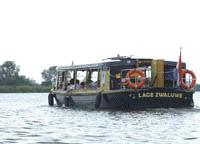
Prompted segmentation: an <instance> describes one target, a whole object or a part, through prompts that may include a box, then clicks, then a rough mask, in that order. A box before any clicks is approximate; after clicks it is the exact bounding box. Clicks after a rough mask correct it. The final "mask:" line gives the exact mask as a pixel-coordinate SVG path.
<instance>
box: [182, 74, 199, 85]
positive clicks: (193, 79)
mask: <svg viewBox="0 0 200 144" xmlns="http://www.w3.org/2000/svg"><path fill="white" fill-rule="evenodd" d="M186 73H189V74H191V76H192V83H191V84H189V85H188V84H186V83H184V82H183V76H184V74H186ZM195 84H196V76H195V74H194V73H193V71H191V70H182V74H181V85H182V86H183V87H184V88H193V87H194V85H195Z"/></svg>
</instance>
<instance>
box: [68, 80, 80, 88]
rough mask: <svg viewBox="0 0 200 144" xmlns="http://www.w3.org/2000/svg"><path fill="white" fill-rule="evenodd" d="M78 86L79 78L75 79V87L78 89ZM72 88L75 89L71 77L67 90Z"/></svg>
mask: <svg viewBox="0 0 200 144" xmlns="http://www.w3.org/2000/svg"><path fill="white" fill-rule="evenodd" d="M80 88H81V86H80V84H79V80H76V89H80ZM72 89H75V86H74V79H71V80H70V84H69V85H68V86H67V90H72Z"/></svg>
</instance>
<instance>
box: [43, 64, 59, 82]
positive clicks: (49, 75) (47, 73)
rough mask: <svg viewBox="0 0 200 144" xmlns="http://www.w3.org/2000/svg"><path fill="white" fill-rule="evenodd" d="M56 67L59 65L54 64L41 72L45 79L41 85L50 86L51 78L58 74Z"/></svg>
mask: <svg viewBox="0 0 200 144" xmlns="http://www.w3.org/2000/svg"><path fill="white" fill-rule="evenodd" d="M56 67H57V66H52V67H50V68H49V69H48V70H43V72H42V73H41V74H42V78H43V79H44V81H43V82H42V84H41V85H43V86H48V85H51V84H52V83H51V80H52V79H53V78H54V77H56V75H57V71H56Z"/></svg>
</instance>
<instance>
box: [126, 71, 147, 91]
mask: <svg viewBox="0 0 200 144" xmlns="http://www.w3.org/2000/svg"><path fill="white" fill-rule="evenodd" d="M134 73H139V75H140V76H141V77H142V80H141V82H139V83H137V84H135V83H132V82H131V81H130V78H131V75H132V74H134ZM125 82H126V83H128V85H129V86H130V87H132V88H141V87H142V86H143V85H144V84H145V82H146V77H145V74H144V73H143V71H142V70H140V69H136V70H134V69H131V70H130V71H129V72H128V73H127V75H126V81H125Z"/></svg>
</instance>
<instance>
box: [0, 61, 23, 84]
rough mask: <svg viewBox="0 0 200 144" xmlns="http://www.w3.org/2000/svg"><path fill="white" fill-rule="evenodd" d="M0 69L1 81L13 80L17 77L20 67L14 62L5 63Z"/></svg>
mask: <svg viewBox="0 0 200 144" xmlns="http://www.w3.org/2000/svg"><path fill="white" fill-rule="evenodd" d="M1 69H2V78H3V80H10V79H15V78H16V77H18V76H19V71H20V67H19V66H17V65H16V64H15V62H14V61H5V62H4V63H3V65H2V66H1Z"/></svg>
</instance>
